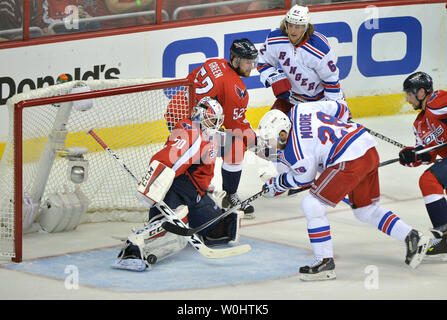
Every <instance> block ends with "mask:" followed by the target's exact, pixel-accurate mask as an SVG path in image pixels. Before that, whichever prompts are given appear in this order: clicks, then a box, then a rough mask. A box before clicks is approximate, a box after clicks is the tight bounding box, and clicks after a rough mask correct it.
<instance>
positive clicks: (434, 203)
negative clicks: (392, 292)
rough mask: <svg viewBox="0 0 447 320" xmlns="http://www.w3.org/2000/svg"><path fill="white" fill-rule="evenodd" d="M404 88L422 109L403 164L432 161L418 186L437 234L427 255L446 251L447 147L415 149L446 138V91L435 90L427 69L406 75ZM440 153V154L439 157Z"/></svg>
mask: <svg viewBox="0 0 447 320" xmlns="http://www.w3.org/2000/svg"><path fill="white" fill-rule="evenodd" d="M403 89H404V92H405V94H406V99H407V101H408V102H409V103H410V104H411V105H412V106H413V108H414V110H420V112H419V114H418V115H417V117H416V120H415V121H414V124H413V130H414V134H415V136H416V144H415V146H414V147H407V148H404V149H403V150H401V151H400V152H399V162H400V164H402V165H404V166H407V167H417V166H419V165H421V164H433V165H432V166H431V167H429V168H428V169H427V170H425V172H424V173H423V174H422V175H421V177H420V178H419V187H420V189H421V191H422V195H423V197H424V202H425V207H426V209H427V212H428V215H429V217H430V220H431V223H432V225H433V229H431V230H430V231H432V233H433V234H434V236H435V239H433V241H432V244H431V246H430V248H429V249H428V251H427V256H434V255H439V254H445V253H447V201H446V199H445V196H444V190H445V189H446V188H447V148H441V149H438V150H435V151H432V152H430V153H423V154H420V155H416V154H415V151H417V150H420V149H422V148H425V147H431V146H436V145H439V144H442V143H445V142H446V141H447V92H446V91H442V90H438V91H434V92H433V80H432V78H431V77H430V76H429V75H428V74H426V73H425V72H415V73H413V74H411V75H410V76H408V77H407V79H405V81H404V84H403ZM438 157H439V158H438Z"/></svg>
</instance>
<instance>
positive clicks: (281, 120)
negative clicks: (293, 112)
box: [258, 109, 292, 148]
mask: <svg viewBox="0 0 447 320" xmlns="http://www.w3.org/2000/svg"><path fill="white" fill-rule="evenodd" d="M291 128H292V122H291V121H290V119H289V117H288V116H287V115H286V114H285V113H284V112H282V111H279V110H276V109H274V110H270V111H268V112H267V113H266V114H265V115H264V116H263V117H262V119H261V121H259V127H258V133H259V137H260V138H261V139H262V141H263V142H264V143H265V145H267V146H269V147H272V148H274V147H276V143H277V142H279V143H280V144H284V142H282V141H281V140H280V139H279V135H280V133H281V132H282V131H284V132H285V133H286V134H287V136H288V135H289V132H290V129H291Z"/></svg>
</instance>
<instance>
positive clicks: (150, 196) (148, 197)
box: [136, 160, 175, 209]
mask: <svg viewBox="0 0 447 320" xmlns="http://www.w3.org/2000/svg"><path fill="white" fill-rule="evenodd" d="M174 178H175V171H174V170H172V169H171V168H169V167H167V166H165V165H164V164H163V163H161V162H159V161H157V160H154V161H152V162H151V163H150V164H149V167H148V170H147V172H146V174H145V175H144V176H143V178H142V179H141V181H140V183H139V184H138V188H137V192H136V196H137V198H138V200H140V201H141V203H142V204H143V205H144V206H145V207H146V208H148V209H150V208H152V206H153V205H154V204H155V203H158V202H160V201H162V200H163V199H164V197H165V195H166V193H167V192H168V191H169V189H170V188H171V185H172V182H173V181H174Z"/></svg>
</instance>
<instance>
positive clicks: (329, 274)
mask: <svg viewBox="0 0 447 320" xmlns="http://www.w3.org/2000/svg"><path fill="white" fill-rule="evenodd" d="M335 278H336V275H335V271H334V270H328V271H321V272H319V273H314V274H309V273H300V280H302V281H322V280H332V279H335Z"/></svg>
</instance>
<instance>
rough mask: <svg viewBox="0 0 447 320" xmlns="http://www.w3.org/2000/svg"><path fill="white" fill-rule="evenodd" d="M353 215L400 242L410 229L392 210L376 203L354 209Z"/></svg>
mask: <svg viewBox="0 0 447 320" xmlns="http://www.w3.org/2000/svg"><path fill="white" fill-rule="evenodd" d="M354 215H355V216H356V218H357V219H359V220H360V221H362V222H365V223H369V224H371V225H373V226H374V227H376V228H377V229H379V230H380V231H382V232H383V233H385V234H387V235H389V236H391V237H393V238H394V239H396V240H398V241H400V242H404V241H405V237H406V236H407V235H408V233H409V232H410V231H411V229H412V228H411V227H410V226H409V225H408V224H406V223H405V222H403V221H402V220H401V219H400V218H399V217H398V216H397V215H396V214H394V213H393V212H392V211H389V210H387V209H385V208H382V207H380V206H378V205H376V204H372V205H369V206H366V207H362V208H357V209H354Z"/></svg>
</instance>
